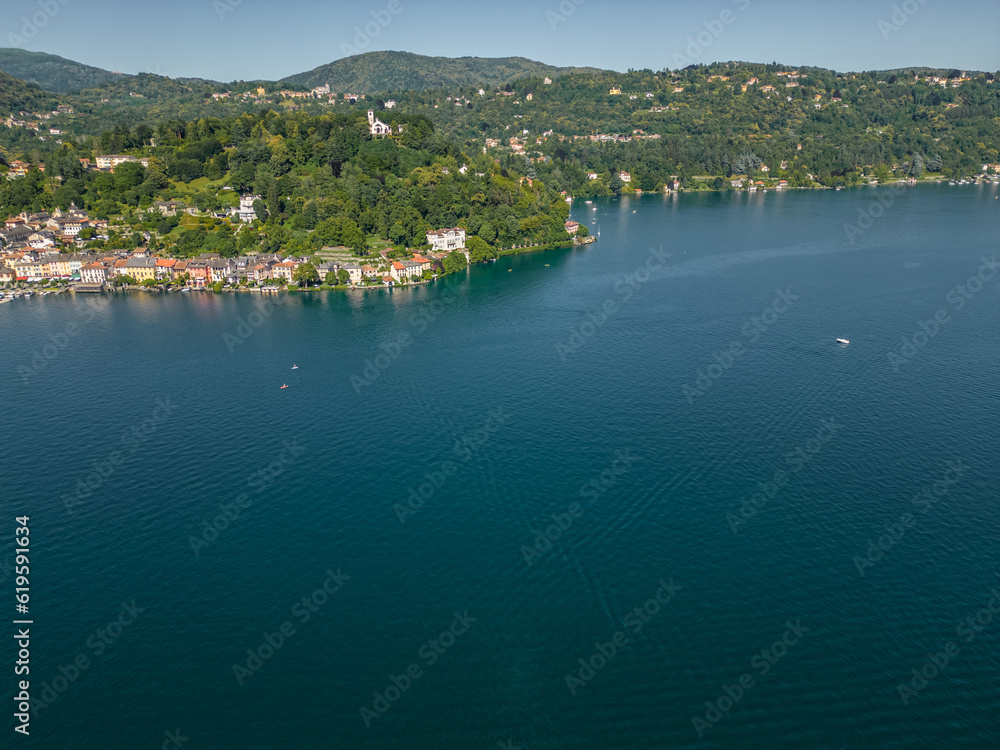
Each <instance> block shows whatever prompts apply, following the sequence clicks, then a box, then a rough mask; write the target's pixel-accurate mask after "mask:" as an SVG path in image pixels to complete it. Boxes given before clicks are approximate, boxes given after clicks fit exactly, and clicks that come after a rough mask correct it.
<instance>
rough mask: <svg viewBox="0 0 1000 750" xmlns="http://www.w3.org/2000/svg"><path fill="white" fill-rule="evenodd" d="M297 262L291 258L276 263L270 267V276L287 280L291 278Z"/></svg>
mask: <svg viewBox="0 0 1000 750" xmlns="http://www.w3.org/2000/svg"><path fill="white" fill-rule="evenodd" d="M298 266H299V264H298V263H296V262H295V261H293V260H286V261H284V262H282V263H277V264H275V265H274V266H272V267H271V278H272V279H284V280H285V281H287V282H290V281H291V280H292V275H293V274H294V273H295V269H296V268H298Z"/></svg>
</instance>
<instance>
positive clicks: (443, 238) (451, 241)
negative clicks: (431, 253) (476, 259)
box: [427, 227, 465, 252]
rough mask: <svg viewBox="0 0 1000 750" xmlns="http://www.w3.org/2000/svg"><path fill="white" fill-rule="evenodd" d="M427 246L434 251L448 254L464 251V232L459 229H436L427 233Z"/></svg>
mask: <svg viewBox="0 0 1000 750" xmlns="http://www.w3.org/2000/svg"><path fill="white" fill-rule="evenodd" d="M427 244H429V245H431V247H432V248H433V249H434V250H435V251H438V252H440V251H444V252H450V251H452V250H464V249H465V230H464V229H462V228H461V227H451V228H449V229H438V230H437V231H435V232H428V233H427Z"/></svg>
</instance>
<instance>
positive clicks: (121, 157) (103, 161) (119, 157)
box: [97, 154, 139, 172]
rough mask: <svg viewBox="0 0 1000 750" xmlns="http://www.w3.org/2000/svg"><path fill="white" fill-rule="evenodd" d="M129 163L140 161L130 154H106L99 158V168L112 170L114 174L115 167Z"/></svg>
mask: <svg viewBox="0 0 1000 750" xmlns="http://www.w3.org/2000/svg"><path fill="white" fill-rule="evenodd" d="M127 161H139V160H138V159H137V158H135V157H134V156H129V155H128V154H105V155H104V156H98V157H97V168H98V169H110V170H111V171H112V172H114V171H115V167H117V166H118V165H119V164H123V163H125V162H127Z"/></svg>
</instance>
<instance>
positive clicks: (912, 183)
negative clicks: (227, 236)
mask: <svg viewBox="0 0 1000 750" xmlns="http://www.w3.org/2000/svg"><path fill="white" fill-rule="evenodd" d="M952 182H954V185H951V184H950V183H952ZM917 185H949V186H961V187H986V186H990V185H993V186H998V185H1000V180H993V179H987V180H982V179H980V180H976V181H967V182H966V183H965V184H964V185H962V184H961V182H960V181H951V180H948V179H947V178H942V179H937V178H934V179H912V180H911V179H900V180H896V181H894V182H881V183H874V184H872V183H867V184H862V185H851V186H843V187H841V188H834V187H830V186H826V185H813V186H801V187H796V188H790V187H784V188H777V187H771V188H765V189H758V191H759V192H768V191H773V192H775V193H780V192H785V191H788V190H834V191H838V192H839V190H848V189H864V188H900V187H916V186H917ZM758 191H750V190H747V189H746V188H735V189H728V190H727V189H724V188H723V189H716V188H706V189H703V190H676V191H674V190H671V191H668V192H665V193H658V192H656V191H643V192H641V193H630V194H623V195H620V196H600V197H598V198H586V199H581V200H590V201H594V200H605V199H609V200H610V199H614V198H619V199H620V198H632V197H638V198H642V197H644V196H652V195H661V196H663V197H666V196H668V195H681V194H687V195H692V194H699V193H747V194H749V193H751V192H758ZM597 241H598V238H597V237H596V236H595V235H588V236H587V237H575V238H573V239H567V240H565V241H562V242H556V243H544V244H541V245H530V246H527V247H517V248H507V249H505V250H500V251H499V255H498V256H497V258H496V259H494V260H493V261H492V262H495V261H496V260H498V259H500V258H504V257H512V256H516V255H521V254H525V253H538V252H545V251H548V250H557V249H563V250H565V249H570V248H573V247H578V246H585V245H590V244H593V243H595V242H597ZM489 262H491V261H483V262H481V263H476V264H472V263H469V264H468V265H467V266H466V270H468V269H469V268H470V267H471V266H472V265H483V264H485V263H489ZM453 275H455V274H454V273H451V274H442V275H440V276H437V277H436V278H433V279H423V280H420V281H410V282H407V283H406V284H396V283H394V284H392V285H386V284H384V283H383V284H372V285H361V284H354V285H348V286H340V285H338V286H327V285H325V284H323V285H319V286H316V287H310V288H305V289H303V288H299V287H294V288H288V285H284V284H283V285H281V286H264V287H247V286H235V287H234V286H226V287H223V288H222V289H220V290H219V291H218V292H216V291H215V290H214V288H213V285H206V286H202V287H194V286H181V287H178V286H174V285H172V284H163V285H157V286H154V287H144V286H140V285H135V286H124V287H112V286H108V285H106V284H105V285H103V286H102V287H101V288H99V289H93V288H91V289H76V288H74V286H77V285H81V284H82V282H80V281H73V280H69V279H60V280H58V282H57V285H56V286H50V285H44V282H41V281H40V282H28V281H18V282H17V283H18V284H20V285H22V286H18V287H14V288H7V289H3V288H0V303H6V302H10V301H12V300H14V299H20V298H27V297H33V296H40V297H47V296H49V295H50V294H55V295H60V294H66V293H72V294H118V293H131V292H148V293H153V294H170V293H178V292H180V293H183V292H185V291H187V292H190V291H200V292H212V293H214V294H259V295H261V296H265V295H269V294H303V293H308V294H311V293H313V292H357V291H362V292H367V291H380V290H386V289H388V290H390V291H391V290H392V289H395V288H400V289H408V288H412V287H418V286H425V285H428V284H433V283H435V282H437V281H441V280H442V279H445V278H448V277H449V276H453ZM323 287H326V288H323Z"/></svg>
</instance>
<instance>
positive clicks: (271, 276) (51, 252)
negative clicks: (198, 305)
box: [0, 209, 468, 296]
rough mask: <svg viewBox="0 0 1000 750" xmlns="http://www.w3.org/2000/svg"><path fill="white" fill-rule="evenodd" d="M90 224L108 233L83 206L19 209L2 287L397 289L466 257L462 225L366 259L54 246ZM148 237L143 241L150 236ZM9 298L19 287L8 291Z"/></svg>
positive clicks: (10, 224)
mask: <svg viewBox="0 0 1000 750" xmlns="http://www.w3.org/2000/svg"><path fill="white" fill-rule="evenodd" d="M87 228H94V229H96V230H97V231H98V234H97V235H96V236H97V237H101V236H102V234H101V232H103V233H104V238H105V239H106V232H107V231H108V222H107V221H106V220H103V221H102V220H97V219H94V220H91V219H90V217H88V216H87V213H86V212H85V211H80V210H76V209H71V210H70V211H66V212H63V211H60V210H59V209H56V210H55V211H54V212H53V213H52V214H49V213H47V212H42V213H35V214H22V215H20V216H16V217H13V218H12V219H8V220H7V221H6V222H5V228H4V229H3V230H0V243H3V245H4V247H3V249H2V250H0V284H2V285H6V286H8V287H11V288H13V286H14V285H15V284H18V285H23V284H21V282H23V283H24V284H29V285H30V284H40V283H41V284H45V283H49V284H51V283H58V282H63V285H64V286H68V288H70V289H72V290H75V291H104V290H105V289H107V288H111V287H114V286H141V287H146V288H167V287H183V288H189V289H204V288H207V287H216V288H221V287H225V286H230V287H246V288H255V287H256V288H260V289H262V290H263V289H265V288H266V289H273V290H279V289H287V288H288V287H290V286H298V285H299V284H302V285H308V284H310V283H311V282H312V283H318V282H320V281H322V282H324V283H323V285H324V286H328V287H333V286H355V287H357V286H364V285H371V286H394V285H405V284H411V283H418V282H422V281H427V280H430V279H433V278H435V277H436V276H438V275H440V274H441V273H443V272H444V264H445V260H446V259H447V258H448V257H449V256H451V255H452V253H455V252H458V253H460V254H461V255H462V256H464V259H463V263H466V262H468V250H467V249H466V247H465V230H464V229H461V228H459V227H449V228H446V229H440V230H436V231H433V232H429V233H428V234H427V244H428V247H429V248H430V249H427V250H423V251H421V252H411V251H407V252H405V253H400V252H399V251H394V250H392V249H391V248H387V249H383V250H381V251H379V252H378V253H376V254H375V255H374V256H373V257H370V258H358V257H356V256H355V254H354V252H353V251H352V250H351V248H348V247H344V246H335V247H323V248H322V249H321V250H319V251H318V252H317V253H316V254H315V255H314V256H312V257H294V256H288V257H283V256H282V255H280V254H277V253H270V254H255V255H242V256H237V257H233V258H225V257H222V256H221V255H220V254H218V253H203V254H201V255H199V256H198V257H196V258H187V259H185V258H171V257H166V256H164V255H160V254H157V253H155V252H152V251H150V250H149V249H148V248H146V247H137V248H135V249H133V250H117V251H103V252H96V253H95V252H89V253H88V252H73V251H72V250H70V251H68V252H67V251H62V252H61V251H59V250H58V249H56V243H57V242H58V243H59V244H60V245H61V246H62V247H72V246H73V245H75V244H77V243H78V242H79V243H80V244H83V241H82V240H79V235H80V233H81V232H82V231H83V230H85V229H87ZM147 239H148V238H147ZM10 294H11V296H17V294H18V292H15V291H11V292H10Z"/></svg>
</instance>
